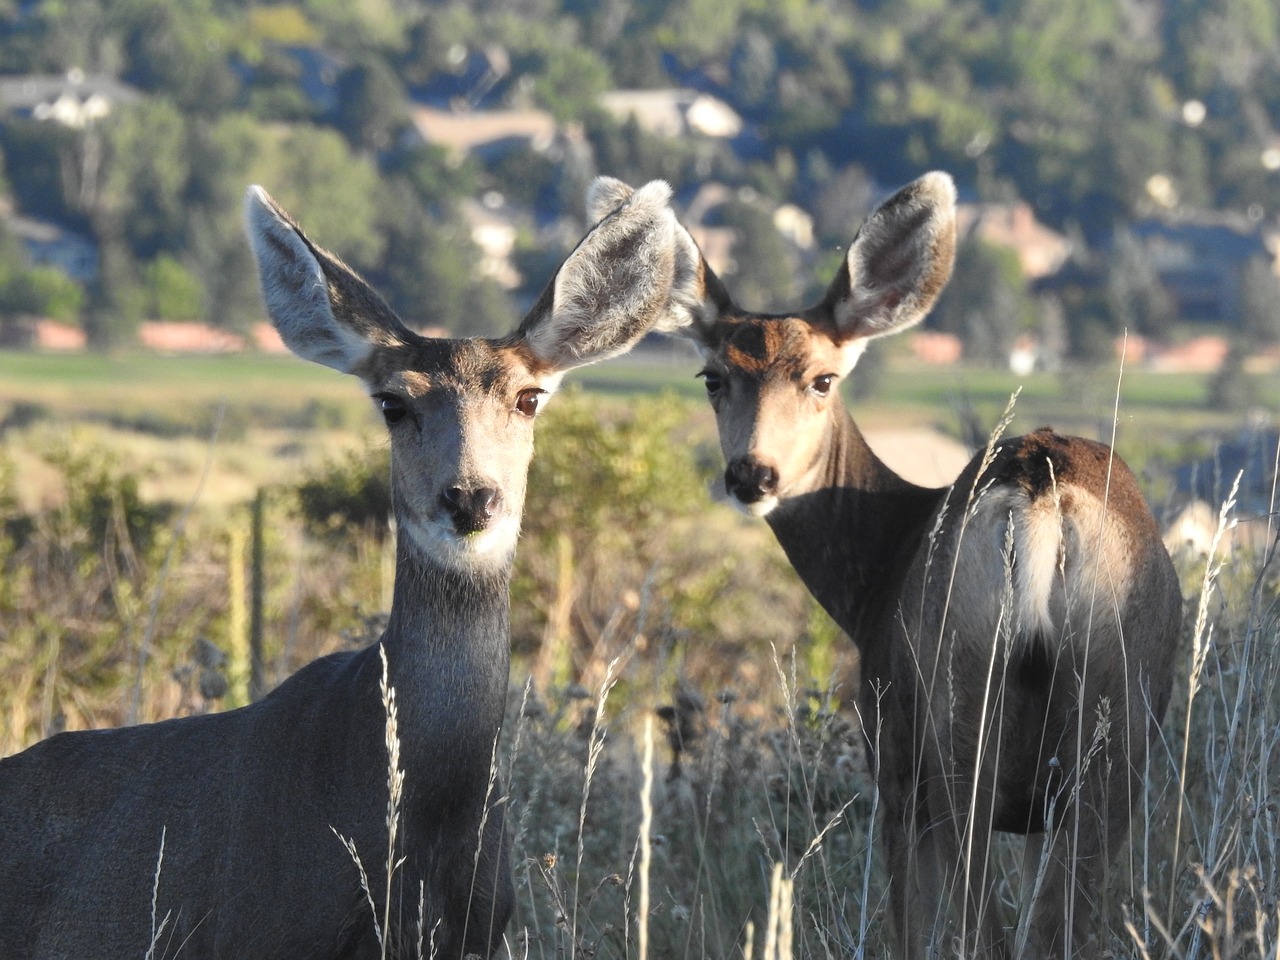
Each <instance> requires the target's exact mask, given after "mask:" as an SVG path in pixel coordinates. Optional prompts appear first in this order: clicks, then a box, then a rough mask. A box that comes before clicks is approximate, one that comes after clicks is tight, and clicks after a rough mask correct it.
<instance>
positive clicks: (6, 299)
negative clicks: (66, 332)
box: [0, 266, 84, 323]
mask: <svg viewBox="0 0 1280 960" xmlns="http://www.w3.org/2000/svg"><path fill="white" fill-rule="evenodd" d="M83 305H84V290H83V288H82V287H81V286H80V284H78V283H76V282H75V281H74V280H72V279H71V278H70V277H68V276H67V275H66V274H65V273H63V272H62V271H61V270H59V269H57V268H56V267H45V266H37V267H28V268H26V269H18V270H13V271H12V272H11V274H10V276H9V277H8V278H7V280H6V279H5V278H3V277H2V276H0V316H20V315H26V316H33V317H48V318H49V319H51V320H57V321H59V322H61V323H75V322H77V321H78V320H79V317H80V309H81V307H82V306H83Z"/></svg>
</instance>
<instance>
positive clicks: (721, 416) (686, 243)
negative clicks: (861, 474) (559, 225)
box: [588, 173, 956, 516]
mask: <svg viewBox="0 0 1280 960" xmlns="http://www.w3.org/2000/svg"><path fill="white" fill-rule="evenodd" d="M627 195H628V188H627V186H626V185H625V184H621V183H619V182H618V181H616V180H608V181H604V182H603V184H600V185H597V186H596V187H595V188H594V190H593V192H592V193H590V194H588V205H589V206H590V205H592V204H593V203H598V204H599V206H600V208H601V209H603V208H605V207H607V206H608V205H610V204H613V203H616V202H617V201H618V199H619V198H620V197H625V196H627ZM955 199H956V195H955V186H954V185H953V184H952V182H951V178H950V177H948V176H947V175H946V174H942V173H929V174H925V175H924V176H923V177H921V178H920V179H918V180H916V181H915V182H914V183H910V184H908V185H907V186H905V187H903V188H902V189H901V190H899V191H898V192H897V193H895V194H894V195H893V196H891V197H890V198H889V199H888V200H886V201H885V202H884V203H883V204H882V205H881V206H880V207H879V208H878V209H877V210H876V211H875V212H874V213H872V214H871V216H870V217H868V218H867V222H866V223H864V224H863V226H862V229H861V230H860V231H859V232H858V235H857V237H856V238H855V240H854V242H853V243H852V244H851V245H850V246H849V252H848V254H847V255H846V256H845V259H844V262H843V263H842V264H841V266H840V270H839V272H838V273H837V274H836V277H835V279H834V281H833V282H832V284H831V286H830V287H829V288H828V290H827V293H826V296H825V297H823V299H822V300H821V301H820V302H819V303H817V304H816V305H814V306H812V307H809V308H807V309H805V310H801V311H798V312H796V313H794V314H779V315H767V314H758V313H749V312H747V311H744V310H742V309H740V308H739V307H737V306H735V305H734V303H733V300H732V299H731V298H730V296H729V294H728V292H727V291H726V290H725V288H724V285H723V284H721V282H720V280H719V279H718V278H717V277H716V275H715V274H714V273H713V272H712V270H711V268H710V267H709V266H708V265H707V262H706V260H705V259H703V257H702V254H701V253H700V252H699V251H698V247H697V245H696V244H695V243H694V241H693V238H692V237H690V236H689V234H688V233H687V232H686V231H684V230H683V229H680V230H679V232H678V234H677V247H676V253H677V256H676V264H675V275H674V280H673V283H672V290H671V299H670V301H669V302H668V308H667V317H666V318H665V319H664V320H663V321H662V323H661V327H662V328H665V329H671V330H675V331H677V332H679V333H680V334H682V335H683V336H687V337H689V338H690V339H691V340H693V342H694V343H695V344H696V345H697V347H698V350H699V351H700V352H701V353H702V356H703V358H704V360H705V362H706V366H705V367H704V368H703V370H702V374H701V375H702V376H703V378H704V379H705V381H706V384H707V395H708V396H709V397H710V399H711V404H712V406H713V407H714V408H715V411H716V423H717V425H718V427H719V432H720V446H721V448H722V449H723V450H724V455H725V461H726V470H725V485H726V487H727V488H728V491H729V493H730V494H731V495H732V496H733V498H734V499H735V500H736V501H737V502H738V503H739V504H740V505H742V506H743V507H744V508H745V509H746V510H748V511H749V512H750V513H753V514H755V515H756V516H765V515H766V514H768V513H769V512H770V511H772V510H773V509H774V508H775V507H776V506H778V505H779V503H781V502H783V501H785V500H787V499H788V498H790V497H794V496H798V495H799V494H802V493H806V492H809V491H812V490H814V489H817V488H818V487H819V486H821V485H822V484H823V482H824V480H825V479H826V478H824V477H823V476H822V474H823V471H824V468H825V466H826V465H827V464H828V462H829V460H830V458H829V457H827V456H826V453H827V451H828V448H829V445H830V443H831V440H832V437H833V436H834V433H835V431H834V429H833V425H834V418H835V417H836V415H837V411H839V409H840V407H839V404H840V401H839V396H838V394H839V390H838V388H839V385H840V382H841V381H842V380H843V379H844V378H845V377H846V376H847V375H848V374H849V372H850V371H851V370H852V369H853V367H854V364H855V363H857V361H858V358H859V357H860V356H861V355H862V352H863V351H864V350H865V349H866V346H867V343H868V342H869V341H870V340H871V339H873V338H875V337H880V336H885V335H887V334H891V333H896V332H898V331H900V330H903V329H906V328H907V327H910V326H912V325H913V324H915V323H918V322H919V321H920V320H921V319H923V318H924V316H925V314H926V313H928V311H929V308H930V307H931V306H932V305H933V302H934V301H935V300H936V299H937V297H938V294H939V293H941V292H942V288H943V286H944V285H945V284H946V282H947V280H948V278H949V277H950V276H951V265H952V262H953V260H954V259H955ZM840 415H841V416H843V413H841V414H840Z"/></svg>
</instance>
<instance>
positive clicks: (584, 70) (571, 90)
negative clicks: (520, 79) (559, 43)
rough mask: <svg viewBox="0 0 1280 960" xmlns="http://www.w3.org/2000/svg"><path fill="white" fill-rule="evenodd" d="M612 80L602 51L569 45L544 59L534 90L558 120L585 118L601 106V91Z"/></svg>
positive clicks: (540, 103) (538, 71)
mask: <svg viewBox="0 0 1280 960" xmlns="http://www.w3.org/2000/svg"><path fill="white" fill-rule="evenodd" d="M612 83H613V81H612V78H611V77H610V75H609V67H608V65H607V64H606V63H605V62H604V61H603V60H601V59H600V57H599V55H598V54H596V53H595V52H594V51H592V50H588V49H586V48H582V47H569V48H567V49H563V50H556V51H553V52H552V53H550V54H548V55H547V56H546V57H544V58H543V60H542V64H541V66H540V67H539V68H538V70H537V72H536V73H535V75H534V84H533V93H534V97H535V98H536V100H537V102H538V104H539V105H540V106H542V107H544V108H545V109H546V110H548V111H549V112H550V113H551V114H552V115H553V116H554V117H555V118H556V119H557V120H560V121H561V122H563V121H567V120H581V119H583V118H584V117H586V116H588V115H589V114H591V113H594V112H595V111H597V110H598V109H599V107H598V106H597V101H598V100H599V98H600V94H602V93H603V92H604V91H606V90H608V89H609V87H610V86H611V85H612Z"/></svg>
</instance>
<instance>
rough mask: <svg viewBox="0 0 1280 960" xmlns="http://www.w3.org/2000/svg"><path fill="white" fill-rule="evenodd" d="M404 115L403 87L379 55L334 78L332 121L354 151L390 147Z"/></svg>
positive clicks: (403, 120) (365, 151)
mask: <svg viewBox="0 0 1280 960" xmlns="http://www.w3.org/2000/svg"><path fill="white" fill-rule="evenodd" d="M406 115H407V105H406V97H405V92H404V87H403V86H401V84H400V80H399V78H397V77H396V75H395V73H394V72H393V71H392V70H391V68H390V67H389V66H387V64H386V61H384V60H383V59H382V58H381V57H374V56H368V57H365V58H363V60H362V61H361V62H360V63H357V64H356V65H355V66H353V67H350V68H348V69H347V70H344V71H343V72H342V74H341V75H340V76H339V77H338V103H337V107H336V108H335V110H334V116H333V124H334V126H336V127H337V128H338V129H339V130H341V131H342V132H343V133H344V134H345V135H346V138H347V141H348V142H349V143H350V144H351V145H352V146H353V147H354V148H355V149H357V150H360V151H362V152H364V153H368V154H376V153H378V152H379V151H382V150H385V149H387V148H388V147H389V146H391V144H392V142H393V141H394V139H395V136H396V133H397V132H398V131H399V129H400V128H401V126H403V124H404V123H405V118H406Z"/></svg>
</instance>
